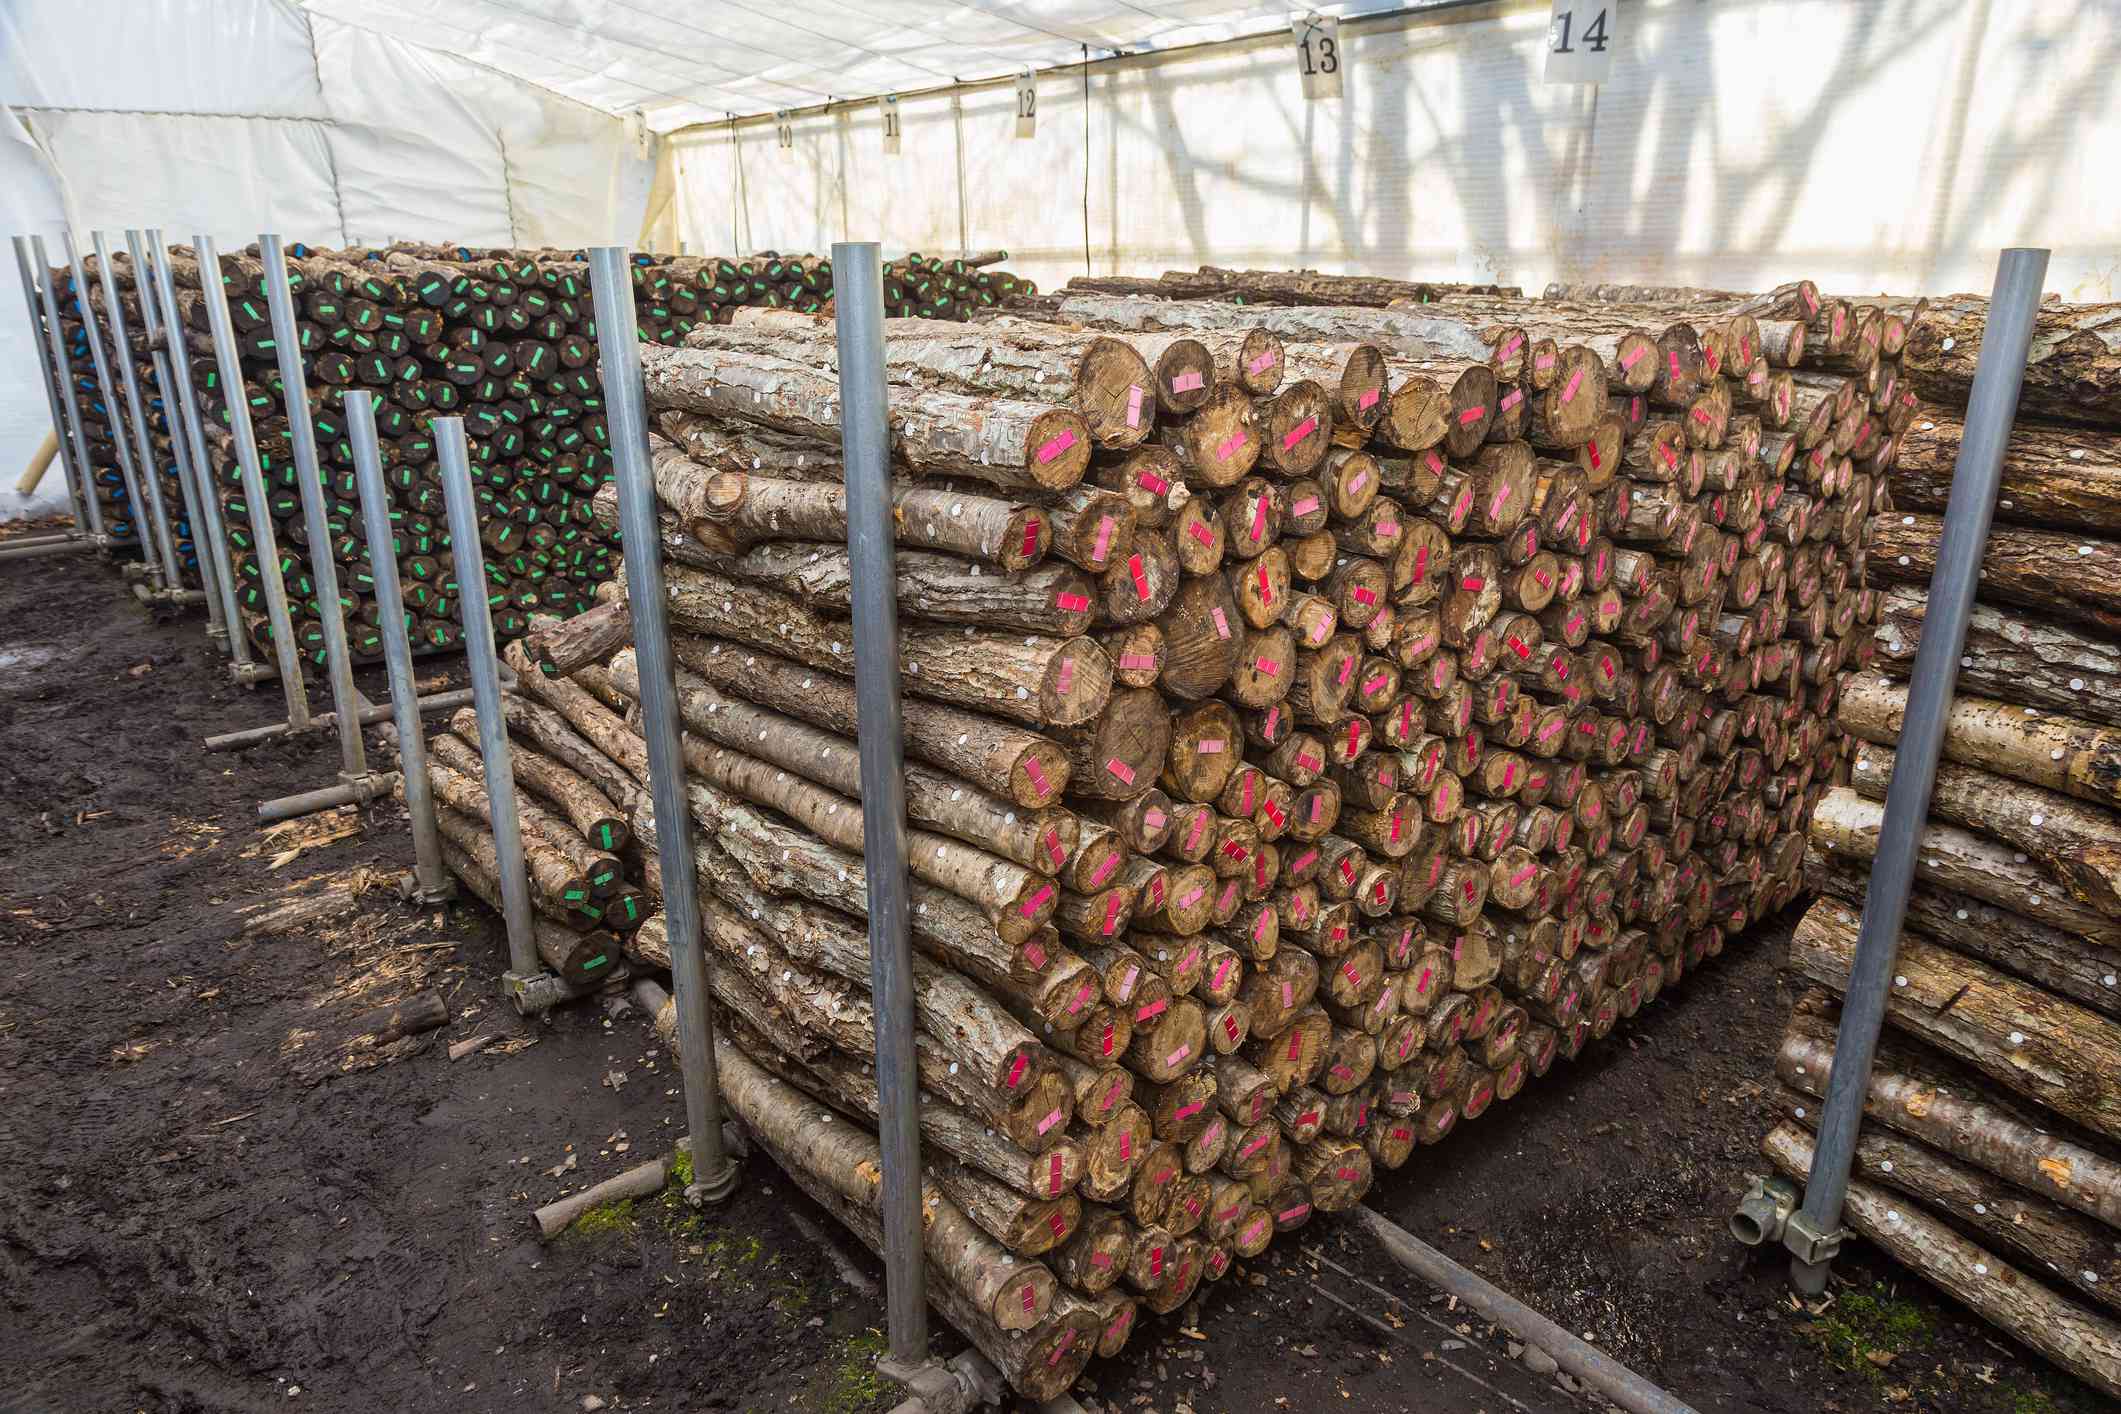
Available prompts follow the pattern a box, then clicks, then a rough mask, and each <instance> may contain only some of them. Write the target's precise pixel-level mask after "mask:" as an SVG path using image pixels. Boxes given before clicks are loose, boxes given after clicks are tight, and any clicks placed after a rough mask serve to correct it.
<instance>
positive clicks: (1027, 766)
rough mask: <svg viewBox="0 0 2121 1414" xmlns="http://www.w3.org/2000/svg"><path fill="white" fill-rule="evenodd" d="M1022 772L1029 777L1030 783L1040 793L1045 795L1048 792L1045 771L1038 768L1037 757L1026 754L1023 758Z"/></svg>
mask: <svg viewBox="0 0 2121 1414" xmlns="http://www.w3.org/2000/svg"><path fill="white" fill-rule="evenodd" d="M1024 774H1025V775H1026V776H1029V777H1030V778H1031V784H1032V785H1033V786H1034V787H1036V788H1037V790H1038V793H1039V794H1040V795H1045V794H1046V793H1047V792H1048V790H1049V787H1048V786H1047V785H1046V773H1045V772H1044V771H1042V770H1040V769H1039V766H1038V758H1037V757H1035V756H1026V757H1025V758H1024Z"/></svg>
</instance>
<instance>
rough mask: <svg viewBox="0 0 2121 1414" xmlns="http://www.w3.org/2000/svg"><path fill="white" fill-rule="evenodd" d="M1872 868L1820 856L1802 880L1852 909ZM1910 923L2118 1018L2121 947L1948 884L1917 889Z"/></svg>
mask: <svg viewBox="0 0 2121 1414" xmlns="http://www.w3.org/2000/svg"><path fill="white" fill-rule="evenodd" d="M1870 878H1871V876H1870V870H1869V869H1868V868H1867V867H1865V865H1864V864H1863V863H1861V862H1859V861H1855V860H1848V859H1836V858H1832V857H1830V856H1824V855H1819V854H1811V855H1808V856H1807V858H1806V860H1805V883H1806V886H1807V887H1808V888H1812V889H1814V890H1816V891H1818V892H1820V893H1823V894H1826V895H1827V896H1829V897H1832V898H1837V899H1840V900H1841V901H1842V902H1843V903H1845V904H1847V905H1849V906H1850V907H1851V908H1853V909H1858V910H1860V909H1861V908H1862V907H1863V904H1864V899H1865V896H1866V894H1867V892H1868V890H1869V888H1870ZM1907 922H1908V926H1909V927H1911V928H1913V929H1914V930H1915V931H1916V932H1918V933H1921V934H1923V935H1924V936H1926V937H1931V938H1935V939H1936V940H1937V941H1938V942H1940V943H1942V944H1944V945H1945V946H1946V947H1950V948H1953V949H1955V950H1957V951H1959V952H1962V953H1965V954H1967V955H1968V956H1969V957H1978V958H1981V959H1982V960H1983V961H1986V962H1991V963H1994V964H1995V965H1996V966H1997V967H2000V968H2002V969H2003V970H2004V971H2006V972H2011V973H2015V974H2016V975H2018V976H2020V977H2023V978H2025V979H2026V980H2027V981H2030V982H2035V983H2038V984H2039V985H2040V986H2042V987H2045V988H2046V989H2047V990H2048V991H2050V992H2053V993H2055V994H2056V995H2058V996H2063V997H2068V998H2069V999H2071V1000H2072V1001H2076V1002H2081V1003H2082V1004H2084V1005H2085V1006H2088V1007H2090V1008H2092V1009H2093V1010H2094V1011H2098V1012H2103V1013H2105V1014H2106V1015H2108V1016H2112V1017H2116V1018H2121V947H2111V946H2108V945H2106V944H2103V943H2098V942H2094V941H2092V940H2091V939H2088V938H2083V937H2079V936H2078V935H2076V934H2074V933H2068V932H2065V931H2063V930H2062V929H2060V928H2053V927H2050V926H2048V925H2047V924H2045V923H2036V922H2034V921H2033V920H2032V919H2030V918H2027V917H2025V916H2023V915H2022V914H2016V913H2011V912H2009V911H2007V910H2005V909H2001V908H1998V907H1996V906H1995V905H1994V904H1990V903H1984V902H1982V901H1981V900H1980V899H1977V898H1974V897H1972V896H1971V895H1968V894H1961V893H1953V892H1952V891H1950V890H1948V889H1935V888H1928V887H1924V888H1917V889H1914V890H1911V891H1910V892H1909V894H1908V901H1907Z"/></svg>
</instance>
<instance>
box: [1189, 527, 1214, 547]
mask: <svg viewBox="0 0 2121 1414" xmlns="http://www.w3.org/2000/svg"><path fill="white" fill-rule="evenodd" d="M1186 534H1188V535H1190V536H1192V537H1193V538H1194V539H1195V540H1198V541H1199V542H1200V543H1201V544H1203V545H1205V546H1207V547H1208V548H1209V549H1211V550H1212V549H1214V548H1215V532H1214V531H1212V530H1210V529H1208V527H1207V525H1206V523H1204V522H1202V521H1194V522H1193V523H1192V524H1190V525H1188V526H1187V527H1186Z"/></svg>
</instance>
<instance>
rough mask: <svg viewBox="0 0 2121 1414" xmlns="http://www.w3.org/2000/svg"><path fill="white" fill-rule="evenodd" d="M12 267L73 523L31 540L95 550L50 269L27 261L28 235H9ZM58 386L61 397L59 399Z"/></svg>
mask: <svg viewBox="0 0 2121 1414" xmlns="http://www.w3.org/2000/svg"><path fill="white" fill-rule="evenodd" d="M15 270H16V273H17V274H19V275H20V276H21V277H22V303H23V305H24V307H25V308H26V309H27V310H28V312H29V332H30V339H31V342H33V343H34V344H35V345H36V346H37V361H38V363H39V364H40V365H41V371H42V373H43V375H44V376H43V379H42V380H41V381H42V382H43V385H44V405H45V407H46V409H47V410H48V411H49V412H50V414H51V419H52V439H53V440H54V441H55V442H56V443H57V444H58V448H59V451H58V456H59V472H60V474H61V475H62V476H64V477H65V478H66V496H67V500H68V501H70V502H71V503H72V504H73V508H74V528H73V529H72V530H71V531H68V532H66V533H64V534H63V535H58V536H38V537H35V541H34V542H33V543H37V544H41V545H42V546H45V547H47V548H44V549H43V550H42V551H41V552H42V553H47V554H50V553H55V552H56V551H58V550H60V549H69V550H73V549H86V550H92V549H101V548H102V547H103V520H102V515H101V512H100V509H99V508H98V507H97V505H96V498H95V495H94V494H93V492H92V491H91V490H90V489H89V484H88V475H87V473H88V456H87V449H86V446H85V445H84V444H83V442H82V440H81V435H80V420H79V419H78V418H77V417H72V416H71V413H72V407H71V398H72V394H73V384H72V381H71V379H70V377H69V376H68V371H67V363H66V358H65V353H64V349H63V346H62V345H61V344H60V342H59V324H58V319H57V317H56V315H55V314H54V313H52V312H51V310H52V307H51V301H50V300H49V298H48V295H49V291H48V289H47V286H48V285H49V283H50V280H51V273H50V271H49V270H47V269H45V267H44V266H43V264H42V262H41V258H40V260H39V262H38V263H36V264H32V263H31V260H30V238H29V237H28V236H17V237H15ZM62 388H63V389H64V392H65V395H66V400H64V401H62V398H61V391H62ZM8 550H12V551H13V552H14V554H15V555H18V556H19V555H22V554H25V553H39V551H36V550H31V549H29V547H27V546H25V545H24V544H23V543H22V542H19V541H18V542H16V543H15V544H14V545H11V546H8V547H5V548H0V555H6V554H7V551H8Z"/></svg>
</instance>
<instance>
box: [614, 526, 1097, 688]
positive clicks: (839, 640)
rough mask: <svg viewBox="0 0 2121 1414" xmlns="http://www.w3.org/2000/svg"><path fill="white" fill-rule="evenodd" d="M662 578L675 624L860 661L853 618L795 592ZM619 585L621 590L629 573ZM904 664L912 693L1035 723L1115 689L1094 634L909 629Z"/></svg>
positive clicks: (829, 661) (679, 574) (801, 654)
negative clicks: (848, 620)
mask: <svg viewBox="0 0 2121 1414" xmlns="http://www.w3.org/2000/svg"><path fill="white" fill-rule="evenodd" d="M664 580H665V587H666V588H667V589H668V591H669V594H670V606H669V607H670V617H671V622H672V623H673V625H675V626H676V627H678V628H680V629H682V630H683V631H685V632H688V633H692V634H716V635H721V636H724V637H729V638H734V639H737V640H739V641H741V642H744V643H747V644H750V645H752V646H753V647H756V648H762V649H764V650H766V651H768V652H776V653H784V654H788V655H790V656H793V657H795V658H797V659H798V660H800V661H802V662H804V663H807V664H809V665H810V666H811V667H813V668H821V669H824V670H826V671H828V672H829V671H833V670H835V669H837V668H840V667H843V666H844V667H851V666H852V664H853V661H854V643H853V634H852V631H851V629H850V628H849V627H848V625H846V624H845V623H842V622H839V621H836V620H827V619H824V618H822V617H820V616H818V615H816V614H815V613H813V612H812V611H811V610H810V609H809V607H808V606H807V605H805V604H804V603H803V602H801V601H800V600H797V599H795V598H793V597H792V596H790V595H786V594H782V593H779V592H778V591H775V590H771V589H762V588H760V587H758V586H757V585H752V584H746V583H742V582H740V581H738V580H734V579H731V578H729V577H727V576H725V575H718V574H715V573H713V572H712V571H708V570H700V569H692V568H688V567H684V566H677V565H670V566H666V567H665V572H664ZM619 582H620V586H621V589H622V590H623V588H624V584H625V579H624V576H623V575H621V577H620V581H619ZM900 662H901V664H902V667H903V673H902V676H903V680H904V683H905V688H906V691H907V692H908V693H909V694H911V695H914V696H919V697H926V698H929V699H931V700H934V701H939V702H943V703H946V704H949V705H952V706H959V707H967V708H978V709H981V710H985V711H989V712H994V713H997V714H999V715H1002V716H1006V717H1011V718H1014V719H1015V720H1017V721H1021V722H1025V723H1029V724H1032V725H1053V726H1067V725H1070V724H1073V723H1075V722H1083V721H1088V720H1089V719H1090V718H1092V717H1094V716H1096V715H1097V713H1098V712H1099V711H1101V710H1102V709H1103V708H1104V705H1105V702H1106V699H1107V698H1108V697H1109V695H1110V693H1111V689H1112V664H1111V661H1110V660H1109V659H1107V658H1106V657H1105V654H1104V650H1102V649H1100V648H1099V647H1098V646H1097V645H1096V644H1095V643H1093V642H1091V641H1090V640H1089V639H1087V638H1067V639H1060V638H1041V637H1038V636H1036V635H1026V636H1025V637H1023V638H1016V637H1005V636H1002V635H999V634H991V633H989V634H982V633H976V632H969V631H968V632H947V631H940V630H938V631H926V630H920V629H911V628H909V629H906V630H903V631H902V632H901V634H900Z"/></svg>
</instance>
